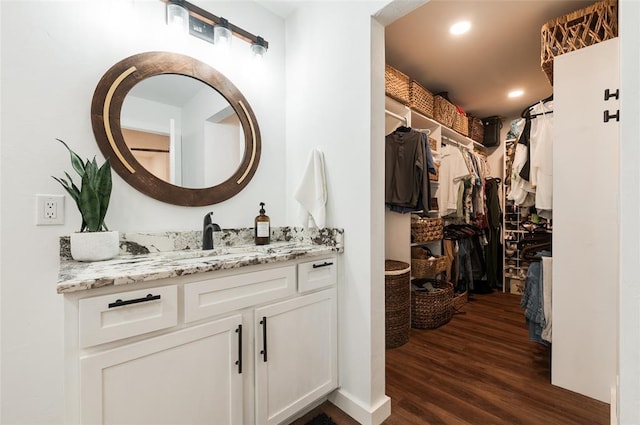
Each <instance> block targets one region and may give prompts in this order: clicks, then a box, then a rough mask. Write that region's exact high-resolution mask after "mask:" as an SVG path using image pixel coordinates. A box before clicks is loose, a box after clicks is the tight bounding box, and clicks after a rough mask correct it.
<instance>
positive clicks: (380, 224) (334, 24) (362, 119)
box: [286, 1, 389, 423]
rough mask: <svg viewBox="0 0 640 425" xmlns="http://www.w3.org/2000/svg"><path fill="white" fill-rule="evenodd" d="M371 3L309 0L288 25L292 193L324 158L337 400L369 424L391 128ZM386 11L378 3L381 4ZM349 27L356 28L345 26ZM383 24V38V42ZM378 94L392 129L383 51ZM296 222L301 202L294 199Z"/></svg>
mask: <svg viewBox="0 0 640 425" xmlns="http://www.w3.org/2000/svg"><path fill="white" fill-rule="evenodd" d="M373 6H375V5H372V3H371V2H337V3H336V2H320V1H316V2H305V3H303V4H302V5H301V6H299V7H298V9H297V11H296V12H294V14H293V15H291V16H290V17H289V18H288V19H287V68H286V72H287V153H288V155H289V157H288V160H287V177H288V178H287V190H286V192H287V193H293V191H295V189H296V187H297V184H298V182H299V180H300V178H301V176H302V173H303V170H304V167H305V165H306V163H307V159H308V155H309V151H310V150H311V149H312V148H315V147H317V148H319V149H320V150H322V151H323V152H324V155H325V163H326V175H327V186H328V193H329V199H328V203H327V222H328V223H330V224H331V225H333V226H336V227H342V228H344V229H345V253H344V256H343V262H342V264H341V272H342V284H341V286H340V289H339V290H340V293H339V300H340V301H339V304H340V306H339V323H340V330H339V332H340V363H339V364H340V368H339V369H340V385H341V389H340V391H339V393H338V394H337V395H336V396H335V397H333V398H332V400H333V401H334V403H336V404H338V405H339V406H340V407H342V408H343V410H346V411H347V412H348V413H350V414H351V415H352V416H354V417H355V418H356V419H358V420H359V421H360V422H361V423H370V421H372V420H375V416H376V415H381V416H384V415H385V414H384V412H385V409H386V411H387V412H388V407H389V406H388V404H387V403H388V398H387V397H386V396H385V394H384V389H385V388H384V233H383V232H384V214H383V213H384V199H383V198H382V188H383V187H384V185H383V178H384V167H383V164H384V157H383V155H384V153H383V152H384V151H383V146H384V145H383V140H384V128H375V134H374V130H372V121H371V114H372V72H371V62H372V49H371V38H372V30H371V28H372V20H371V15H372V13H373V12H375V11H376V9H377V7H373ZM378 7H379V4H378ZM347 29H348V30H347ZM381 35H382V28H381V27H379V28H378V30H377V33H376V36H377V37H378V41H379V42H378V45H380V41H381V40H382V38H380V36H381ZM381 47H382V48H381V49H378V50H377V51H376V53H375V54H376V55H377V56H378V67H379V69H380V72H378V73H377V74H378V75H376V77H377V79H376V81H375V87H376V88H377V90H375V94H376V95H377V96H378V97H379V99H378V100H379V106H378V108H379V116H380V118H381V119H380V123H381V124H382V123H384V116H383V114H384V110H383V109H382V108H383V103H382V100H383V96H384V93H383V89H384V77H383V73H382V70H383V69H384V66H383V63H384V62H383V59H382V58H383V56H382V58H381V55H382V53H383V51H384V50H383V47H384V46H383V45H382V46H381ZM287 200H288V206H289V207H288V216H287V217H288V218H289V220H291V221H295V220H296V218H297V212H298V205H297V203H296V202H295V201H293V200H292V199H291V198H288V199H287Z"/></svg>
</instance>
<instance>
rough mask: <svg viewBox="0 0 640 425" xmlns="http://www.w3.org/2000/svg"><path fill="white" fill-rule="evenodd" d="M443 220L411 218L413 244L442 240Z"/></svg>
mask: <svg viewBox="0 0 640 425" xmlns="http://www.w3.org/2000/svg"><path fill="white" fill-rule="evenodd" d="M443 224H444V223H443V221H442V219H441V218H430V217H417V216H411V242H414V243H418V242H429V241H437V240H440V239H442V234H443V230H444V229H443V227H444V226H443Z"/></svg>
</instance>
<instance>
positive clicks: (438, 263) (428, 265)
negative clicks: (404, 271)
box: [411, 246, 449, 278]
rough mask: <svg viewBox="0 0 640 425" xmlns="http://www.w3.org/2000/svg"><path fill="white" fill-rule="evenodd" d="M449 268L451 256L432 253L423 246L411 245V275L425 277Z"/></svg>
mask: <svg viewBox="0 0 640 425" xmlns="http://www.w3.org/2000/svg"><path fill="white" fill-rule="evenodd" d="M447 268H449V258H448V257H447V256H445V255H430V252H428V251H427V250H425V249H423V248H421V247H416V246H414V247H411V275H412V276H413V277H415V278H425V277H430V276H433V275H436V274H438V273H441V272H443V271H445V270H447Z"/></svg>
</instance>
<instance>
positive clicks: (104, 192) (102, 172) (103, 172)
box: [95, 161, 112, 227]
mask: <svg viewBox="0 0 640 425" xmlns="http://www.w3.org/2000/svg"><path fill="white" fill-rule="evenodd" d="M111 187H112V182H111V165H110V164H109V161H106V162H105V163H104V164H102V167H100V169H99V170H98V172H97V175H96V186H95V190H96V193H97V194H98V197H99V198H100V225H101V226H103V227H106V226H104V218H105V216H106V215H107V208H108V207H109V200H110V199H111Z"/></svg>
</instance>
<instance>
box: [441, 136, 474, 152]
mask: <svg viewBox="0 0 640 425" xmlns="http://www.w3.org/2000/svg"><path fill="white" fill-rule="evenodd" d="M441 137H442V141H443V142H445V143H447V144H452V145H456V146H457V147H459V148H465V149H467V150H473V148H471V147H469V146H467V145H463V144H462V143H460V142H458V141H456V140H453V139H450V138H448V137H447V136H441Z"/></svg>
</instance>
